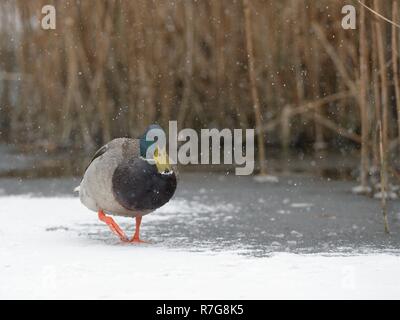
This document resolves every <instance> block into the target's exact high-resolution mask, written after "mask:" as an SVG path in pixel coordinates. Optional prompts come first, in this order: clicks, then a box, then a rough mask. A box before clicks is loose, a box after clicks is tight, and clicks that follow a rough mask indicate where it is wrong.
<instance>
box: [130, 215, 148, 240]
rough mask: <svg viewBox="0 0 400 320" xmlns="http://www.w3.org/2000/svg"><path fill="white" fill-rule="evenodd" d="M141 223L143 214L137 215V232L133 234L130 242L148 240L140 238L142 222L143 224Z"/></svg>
mask: <svg viewBox="0 0 400 320" xmlns="http://www.w3.org/2000/svg"><path fill="white" fill-rule="evenodd" d="M141 223H142V216H137V217H136V227H135V234H134V235H133V238H132V239H131V241H130V242H136V243H146V241H143V240H140V237H139V232H140V224H141Z"/></svg>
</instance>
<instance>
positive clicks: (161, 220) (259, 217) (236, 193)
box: [0, 173, 400, 256]
mask: <svg viewBox="0 0 400 320" xmlns="http://www.w3.org/2000/svg"><path fill="white" fill-rule="evenodd" d="M78 183H79V180H78V179H72V178H71V179H31V180H30V179H27V180H17V179H0V194H2V196H3V197H7V196H8V195H30V196H32V197H74V196H75V197H76V195H74V194H73V192H72V191H71V190H72V189H73V187H74V186H76V185H77V184H78ZM354 185H355V184H354V183H351V182H343V181H329V180H325V179H321V178H315V177H305V176H290V177H280V178H279V182H278V183H257V182H255V181H254V179H253V178H252V177H237V176H225V175H223V174H202V173H185V174H183V175H182V176H181V179H180V183H179V186H178V190H177V192H176V195H175V197H174V198H173V200H171V202H170V203H169V205H168V206H166V207H164V208H161V209H159V210H158V211H156V212H154V213H151V214H150V215H148V216H146V217H145V218H144V219H143V224H142V236H143V238H144V239H147V240H150V241H151V242H152V244H154V245H162V246H164V247H168V248H184V249H187V250H194V251H197V250H200V251H201V250H209V249H211V250H240V251H241V252H243V253H244V254H248V255H252V256H266V255H268V254H270V253H271V252H294V253H338V254H340V253H363V252H371V251H378V252H382V251H385V252H392V253H397V252H398V251H399V249H400V201H398V200H394V201H390V202H389V218H390V219H389V220H390V226H391V234H390V235H386V234H385V233H384V232H383V226H382V217H381V211H380V203H379V201H378V200H376V199H372V198H368V197H366V196H360V195H354V194H352V193H351V192H350V191H351V188H352V187H353V186H354ZM76 200H78V199H76ZM78 208H79V210H80V212H82V217H83V216H85V215H87V216H88V217H90V218H91V223H92V225H90V227H87V228H83V227H82V226H81V221H80V219H79V217H78V218H77V219H76V223H75V224H73V225H70V226H68V231H66V232H71V233H76V234H79V236H80V237H83V238H84V237H90V238H93V237H94V238H95V237H96V236H98V235H97V233H99V232H100V231H101V230H102V229H103V227H102V224H101V223H100V222H98V221H97V217H96V215H90V212H89V211H86V208H84V207H82V208H80V207H79V206H78ZM54 210H56V208H54ZM75 210H76V209H75ZM2 211H3V209H2ZM2 214H4V212H2ZM13 214H16V213H13V212H7V215H13ZM37 214H41V213H40V212H38V213H37ZM117 220H118V218H117ZM118 221H119V222H120V223H121V226H122V227H123V228H125V229H130V230H131V231H132V230H133V226H134V225H133V223H134V221H133V220H132V221H131V220H130V219H119V220H118ZM57 227H60V228H62V227H63V226H62V224H56V225H55V226H54V228H57ZM85 233H87V234H85ZM102 237H103V238H102V239H103V240H107V241H111V242H112V241H114V240H115V241H117V240H116V239H114V236H113V235H112V234H111V233H110V234H108V233H104V234H103V235H102Z"/></svg>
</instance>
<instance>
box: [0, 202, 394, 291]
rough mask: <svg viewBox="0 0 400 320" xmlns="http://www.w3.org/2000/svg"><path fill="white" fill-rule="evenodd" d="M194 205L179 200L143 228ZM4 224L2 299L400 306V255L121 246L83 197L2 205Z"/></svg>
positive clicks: (159, 244) (0, 213)
mask: <svg viewBox="0 0 400 320" xmlns="http://www.w3.org/2000/svg"><path fill="white" fill-rule="evenodd" d="M190 205H191V203H190V201H187V202H185V201H172V202H171V203H169V204H167V205H166V206H165V207H163V208H161V209H159V210H158V211H157V212H155V213H153V214H151V215H149V216H147V217H146V218H145V219H143V229H144V230H145V228H146V224H148V225H151V224H152V223H155V222H156V221H157V220H160V219H169V218H170V217H171V215H173V214H174V212H180V211H182V206H190ZM205 209H207V208H205ZM196 214H198V213H196ZM0 218H1V223H0V298H1V299H13V298H17V299H19V298H23V299H34V298H39V299H47V298H52V299H62V298H65V299H81V298H84V299H107V298H111V299H114V298H115V299H119V298H120V299H195V298H198V299H278V298H288V299H308V298H316V299H326V298H333V299H350V298H377V299H383V298H385V299H387V298H389V299H400V273H399V272H398V270H400V257H399V256H396V255H390V254H387V253H382V254H378V253H371V254H364V255H355V256H351V255H349V256H343V255H342V256H333V255H318V254H312V255H311V254H310V255H298V254H291V253H275V254H273V255H272V256H270V257H263V258H256V257H249V256H245V255H242V254H240V252H236V251H219V252H216V251H215V250H212V249H210V250H207V249H206V250H203V251H199V252H195V251H189V250H188V249H187V248H180V247H178V246H177V247H176V248H171V247H170V246H163V243H162V241H161V242H160V241H158V242H156V243H154V244H146V245H135V244H120V243H119V242H118V240H117V239H115V237H114V236H113V235H112V234H111V232H109V231H108V229H107V227H106V226H105V225H103V224H101V223H100V222H98V220H97V217H96V214H94V213H92V212H90V211H88V210H87V209H86V208H84V207H83V206H82V205H81V204H80V203H79V200H78V199H77V198H28V197H0ZM186 218H188V217H186ZM117 220H118V221H128V219H124V218H119V219H118V218H117ZM194 227H195V226H194ZM130 230H131V231H132V227H131V228H130ZM160 234H161V235H160V237H161V238H162V230H160ZM147 240H150V241H151V239H147ZM193 249H196V248H193Z"/></svg>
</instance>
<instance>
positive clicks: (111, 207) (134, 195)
mask: <svg viewBox="0 0 400 320" xmlns="http://www.w3.org/2000/svg"><path fill="white" fill-rule="evenodd" d="M139 145H140V142H139V140H138V139H130V138H118V139H114V140H112V141H111V142H109V143H108V144H106V145H105V146H103V147H102V148H100V149H99V150H98V151H97V152H96V154H95V156H94V158H93V160H92V162H91V163H90V164H89V166H88V168H87V169H86V172H85V174H84V176H83V179H82V181H81V184H80V189H79V196H80V199H81V202H82V203H83V204H84V205H85V206H86V207H87V208H89V209H91V210H93V211H99V210H103V211H104V212H105V213H108V214H112V215H119V216H127V217H135V216H143V215H145V214H148V213H150V212H152V211H154V210H155V209H157V208H158V207H160V206H161V205H163V204H164V203H166V202H167V201H168V200H169V199H170V198H171V197H172V195H173V193H174V191H175V188H176V178H175V173H173V177H172V176H171V178H173V180H171V178H170V177H164V176H162V175H161V174H159V173H158V172H157V170H156V167H155V165H153V166H151V165H150V164H148V163H147V162H146V161H145V160H143V159H141V158H140V150H139V149H140V147H139ZM153 167H154V168H153ZM156 179H159V180H160V182H163V181H164V180H165V179H169V180H171V181H169V180H168V181H169V182H170V183H169V184H170V185H171V186H170V187H169V188H168V190H167V191H168V194H167V195H165V196H164V198H163V199H161V200H162V201H161V202H160V201H158V200H159V199H155V198H156V197H158V196H159V193H160V190H159V187H158V186H157V184H158V180H156ZM161 185H163V184H162V183H161ZM142 188H145V190H142ZM155 189H157V190H155ZM172 189H173V190H172ZM167 191H166V192H162V194H161V196H163V194H165V193H167ZM156 192H157V193H156ZM142 200H143V202H144V203H146V204H147V206H144V207H143V206H141V205H140V204H141V202H142Z"/></svg>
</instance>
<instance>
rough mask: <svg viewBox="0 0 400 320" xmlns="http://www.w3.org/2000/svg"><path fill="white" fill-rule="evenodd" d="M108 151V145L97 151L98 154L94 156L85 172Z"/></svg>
mask: <svg viewBox="0 0 400 320" xmlns="http://www.w3.org/2000/svg"><path fill="white" fill-rule="evenodd" d="M107 150H108V144H106V145H104V146H102V147H101V148H100V149H99V150H97V151H96V153H95V154H94V156H93V157H92V159H91V160H90V162H89V164H88V165H87V166H86V168H85V171H84V172H86V170H87V168H89V166H90V165H91V164H92V162H93V161H94V160H95V159H96V158H98V157H100V156H101V155H103V154H104V153H105V152H106V151H107Z"/></svg>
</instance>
